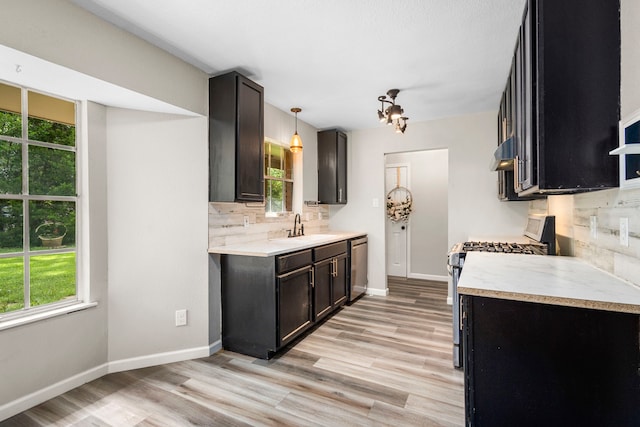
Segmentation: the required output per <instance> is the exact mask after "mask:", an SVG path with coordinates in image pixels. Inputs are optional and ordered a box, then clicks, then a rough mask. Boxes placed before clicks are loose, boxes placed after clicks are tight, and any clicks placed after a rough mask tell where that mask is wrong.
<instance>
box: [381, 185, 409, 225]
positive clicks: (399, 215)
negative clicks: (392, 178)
mask: <svg viewBox="0 0 640 427" xmlns="http://www.w3.org/2000/svg"><path fill="white" fill-rule="evenodd" d="M412 205H413V198H412V195H411V191H409V189H408V188H406V187H400V186H397V187H396V188H394V189H393V190H391V191H389V193H387V217H388V218H389V219H390V220H391V221H392V222H407V221H409V215H410V214H411V208H412Z"/></svg>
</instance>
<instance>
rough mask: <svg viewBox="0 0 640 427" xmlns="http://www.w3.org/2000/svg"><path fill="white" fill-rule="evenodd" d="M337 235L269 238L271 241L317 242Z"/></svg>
mask: <svg viewBox="0 0 640 427" xmlns="http://www.w3.org/2000/svg"><path fill="white" fill-rule="evenodd" d="M336 237H338V235H337V234H308V235H304V236H296V237H279V238H277V239H271V240H270V241H271V242H290V243H293V242H300V243H302V242H309V243H314V242H319V241H323V240H331V239H334V238H336Z"/></svg>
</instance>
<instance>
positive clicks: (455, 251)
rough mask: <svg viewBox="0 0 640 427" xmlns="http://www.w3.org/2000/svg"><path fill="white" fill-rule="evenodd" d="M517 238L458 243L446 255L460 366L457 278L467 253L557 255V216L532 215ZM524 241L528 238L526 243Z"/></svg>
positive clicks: (456, 360)
mask: <svg viewBox="0 0 640 427" xmlns="http://www.w3.org/2000/svg"><path fill="white" fill-rule="evenodd" d="M514 240H521V241H520V242H505V241H489V240H486V241H485V240H470V241H468V242H462V243H456V244H455V245H453V247H452V248H451V250H450V251H449V253H448V254H447V267H448V270H449V275H450V276H451V282H452V294H453V366H455V367H456V368H461V367H462V365H463V360H464V349H463V348H462V340H461V329H462V322H461V319H460V297H459V295H458V280H459V279H460V275H461V274H462V267H463V266H464V260H465V256H466V254H467V253H468V252H478V251H479V252H495V253H510V254H524V255H555V253H556V228H555V217H554V216H546V215H529V218H528V220H527V226H526V228H525V231H524V237H519V238H517V239H515V238H514ZM522 241H526V243H523V242H522Z"/></svg>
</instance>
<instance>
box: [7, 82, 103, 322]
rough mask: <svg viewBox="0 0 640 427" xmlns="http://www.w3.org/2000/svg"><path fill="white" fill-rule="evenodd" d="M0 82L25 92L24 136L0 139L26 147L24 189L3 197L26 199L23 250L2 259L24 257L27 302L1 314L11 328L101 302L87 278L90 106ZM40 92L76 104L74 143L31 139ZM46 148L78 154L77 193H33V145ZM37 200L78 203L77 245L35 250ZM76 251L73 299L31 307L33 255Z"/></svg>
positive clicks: (76, 211)
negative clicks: (32, 101)
mask: <svg viewBox="0 0 640 427" xmlns="http://www.w3.org/2000/svg"><path fill="white" fill-rule="evenodd" d="M0 84H4V85H8V86H12V87H15V88H18V89H20V91H21V120H22V135H21V137H20V138H17V137H11V136H6V135H0V139H2V140H4V141H8V142H12V143H17V144H20V145H21V150H22V159H21V162H22V163H21V167H22V188H21V192H20V194H0V199H5V200H19V201H21V202H22V227H23V230H22V239H23V242H22V251H20V252H9V253H0V259H5V258H15V257H22V259H23V274H24V276H23V303H24V306H23V307H22V308H20V309H17V310H13V311H8V312H3V313H0V330H3V329H7V328H11V327H14V326H18V325H22V324H28V323H32V322H34V321H37V320H41V319H47V318H50V317H54V316H58V315H61V314H66V313H69V312H73V311H77V310H81V309H84V308H88V307H91V306H95V305H97V303H88V302H87V299H88V297H89V289H88V287H87V284H85V283H84V280H83V276H84V274H83V268H82V266H83V261H84V260H83V255H82V254H83V247H84V245H83V235H82V234H83V233H82V229H83V216H84V215H83V212H84V210H85V207H84V204H85V200H84V197H82V194H83V191H82V189H83V181H84V179H83V176H84V167H83V163H84V162H83V152H84V145H85V143H86V142H85V141H86V138H85V137H84V122H83V120H84V119H83V118H84V117H85V114H83V111H84V109H85V108H86V105H85V103H84V102H82V101H79V100H73V99H69V98H66V97H64V96H60V95H57V94H50V93H47V92H46V91H41V90H36V89H33V88H30V87H25V86H22V85H19V84H16V83H12V82H7V81H4V80H0ZM30 92H31V93H36V94H39V95H44V96H48V97H52V98H55V99H58V100H62V101H66V102H70V103H73V104H74V120H75V125H74V126H75V143H74V145H73V146H68V145H63V144H56V143H51V142H44V141H37V140H31V139H29V131H28V125H29V102H28V98H29V93H30ZM31 146H34V147H43V148H51V149H55V150H61V151H66V152H73V153H74V154H75V156H74V157H75V158H74V161H75V195H73V196H61V195H39V194H38V195H32V194H29V191H28V190H29V188H28V187H29V155H28V151H29V147H31ZM34 201H35V202H37V201H53V202H71V203H74V204H75V245H74V246H73V247H67V248H52V249H36V250H34V249H32V247H31V241H30V240H31V237H30V233H31V229H30V227H31V225H30V214H31V212H30V205H31V202H34ZM63 253H74V254H75V294H74V295H73V296H70V297H69V298H65V299H62V300H58V301H54V302H50V303H46V304H42V305H37V306H31V299H30V296H31V283H30V275H31V269H32V267H31V265H30V261H31V258H33V257H37V256H44V255H52V254H63Z"/></svg>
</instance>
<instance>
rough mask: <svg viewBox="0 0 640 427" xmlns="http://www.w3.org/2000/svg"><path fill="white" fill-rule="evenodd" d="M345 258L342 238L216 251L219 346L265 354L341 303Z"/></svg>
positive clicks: (344, 293) (269, 354) (344, 297)
mask: <svg viewBox="0 0 640 427" xmlns="http://www.w3.org/2000/svg"><path fill="white" fill-rule="evenodd" d="M315 260H318V261H317V262H315ZM347 260H348V258H347V242H346V241H342V242H337V243H332V244H329V245H324V246H319V247H317V248H313V249H305V250H301V251H296V252H292V253H288V254H283V255H278V256H269V257H257V256H244V255H222V256H221V257H220V268H221V280H222V293H221V295H222V302H221V303H222V346H223V348H225V349H227V350H230V351H235V352H238V353H243V354H247V355H250V356H253V357H259V358H262V359H270V358H271V357H272V356H273V355H274V354H275V353H276V352H277V351H278V350H280V349H281V348H282V347H284V346H286V345H287V344H289V343H291V342H292V341H294V340H295V339H296V338H297V337H299V336H300V335H301V334H302V333H304V332H305V331H307V330H308V329H309V328H311V327H313V326H314V325H315V324H316V321H319V320H321V319H323V318H325V317H327V316H328V315H330V314H331V313H332V312H333V311H334V310H336V309H337V308H339V307H340V306H342V305H343V304H344V303H345V302H346V300H347V282H348V276H347V265H348V262H347Z"/></svg>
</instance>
